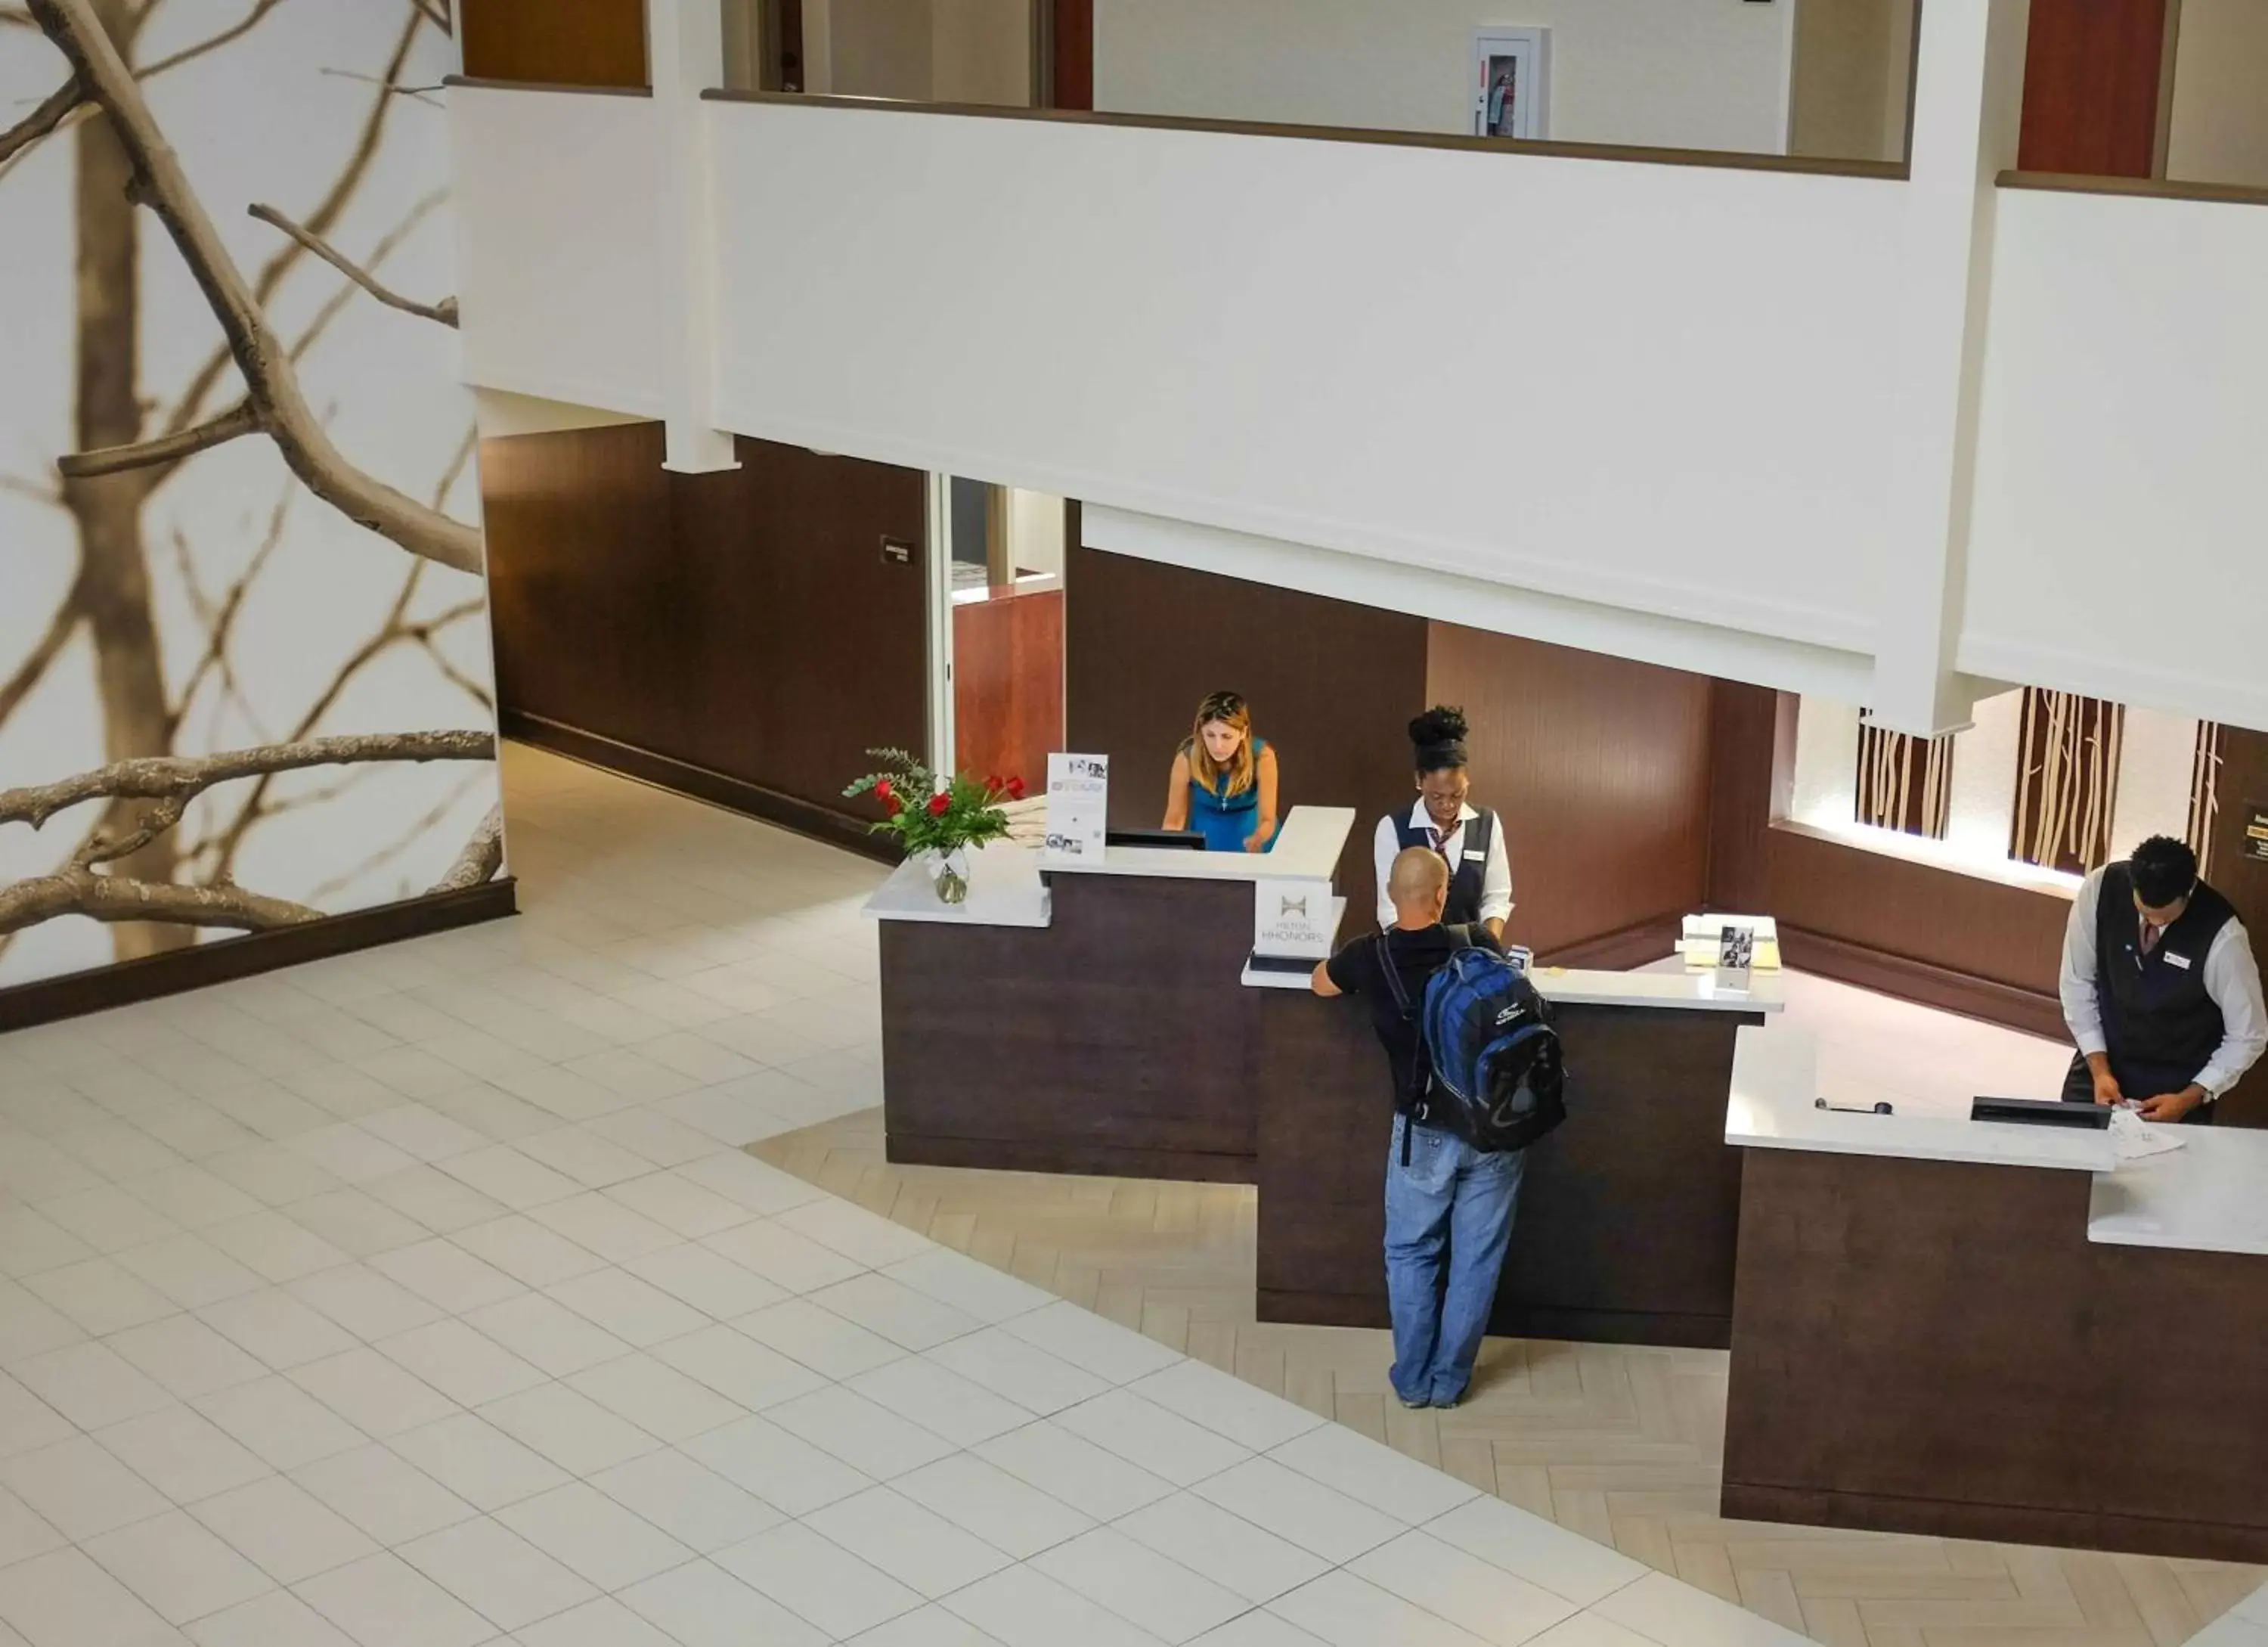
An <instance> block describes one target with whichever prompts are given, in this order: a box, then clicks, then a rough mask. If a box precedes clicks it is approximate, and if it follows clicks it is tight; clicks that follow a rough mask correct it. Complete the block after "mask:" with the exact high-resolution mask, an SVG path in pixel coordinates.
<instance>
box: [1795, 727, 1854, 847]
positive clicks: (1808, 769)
mask: <svg viewBox="0 0 2268 1647" xmlns="http://www.w3.org/2000/svg"><path fill="white" fill-rule="evenodd" d="M1858 806H1859V709H1858V708H1857V706H1856V705H1851V704H1838V703H1837V702H1836V701H1835V700H1834V699H1832V698H1805V699H1804V700H1803V701H1802V702H1801V703H1800V705H1797V706H1796V715H1795V771H1794V772H1793V774H1792V775H1791V782H1790V784H1789V787H1788V799H1787V816H1788V817H1789V818H1790V819H1791V820H1792V821H1793V822H1794V823H1806V824H1808V825H1810V826H1811V827H1812V828H1814V829H1823V830H1830V831H1838V832H1845V833H1847V832H1848V831H1851V830H1852V828H1854V827H1855V825H1856V815H1857V812H1858Z"/></svg>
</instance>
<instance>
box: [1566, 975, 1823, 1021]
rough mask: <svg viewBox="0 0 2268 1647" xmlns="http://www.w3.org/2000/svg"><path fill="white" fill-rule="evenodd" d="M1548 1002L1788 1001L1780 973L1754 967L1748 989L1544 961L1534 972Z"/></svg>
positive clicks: (1701, 1005)
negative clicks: (1549, 964) (1551, 963)
mask: <svg viewBox="0 0 2268 1647" xmlns="http://www.w3.org/2000/svg"><path fill="white" fill-rule="evenodd" d="M1529 976H1530V977H1531V978H1533V979H1535V988H1536V991H1537V993H1540V994H1541V995H1542V996H1543V998H1544V999H1545V1000H1546V1001H1553V1002H1556V1003H1557V1004H1558V1005H1561V1006H1568V1007H1668V1008H1683V1009H1684V1010H1686V1011H1690V1012H1778V1011H1779V1010H1781V1009H1782V1008H1785V1007H1786V1005H1787V994H1786V986H1784V985H1783V984H1782V982H1781V979H1782V976H1783V975H1782V974H1780V973H1778V972H1751V973H1749V987H1748V988H1747V989H1746V990H1745V991H1742V992H1739V993H1735V992H1734V991H1732V990H1729V989H1726V988H1722V987H1720V986H1719V985H1718V982H1717V974H1716V973H1715V972H1714V971H1705V972H1596V971H1584V970H1582V969H1580V968H1571V967H1562V966H1539V967H1537V968H1536V969H1535V971H1533V972H1532V973H1530V974H1529Z"/></svg>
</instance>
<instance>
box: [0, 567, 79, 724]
mask: <svg viewBox="0 0 2268 1647" xmlns="http://www.w3.org/2000/svg"><path fill="white" fill-rule="evenodd" d="M85 616H86V609H85V606H84V605H83V604H82V603H81V602H80V600H79V592H78V586H77V584H75V583H74V584H73V585H72V586H71V587H70V593H69V594H67V595H64V596H63V601H62V603H61V604H60V605H58V606H57V607H56V608H55V616H54V617H51V618H49V619H48V627H47V631H46V632H45V633H44V634H42V635H41V636H40V639H39V640H38V641H37V642H36V643H34V644H33V647H32V649H31V651H30V652H28V653H26V654H25V656H24V661H22V662H21V663H19V664H18V665H17V666H16V672H15V673H14V674H13V675H11V676H9V677H8V678H7V679H6V680H5V681H0V723H5V722H6V720H7V719H8V717H9V716H10V715H12V714H14V713H16V705H18V704H20V703H22V702H23V701H24V700H25V699H26V698H28V697H30V696H31V695H32V689H33V688H34V687H36V686H37V685H38V684H39V683H40V679H41V677H42V676H45V675H46V674H47V672H48V667H49V666H50V665H52V664H53V663H54V662H55V660H56V659H57V658H58V657H60V656H62V655H63V648H64V647H65V646H69V645H70V640H71V637H72V636H73V635H75V634H77V632H78V626H79V622H80V620H81V619H82V618H84V617H85Z"/></svg>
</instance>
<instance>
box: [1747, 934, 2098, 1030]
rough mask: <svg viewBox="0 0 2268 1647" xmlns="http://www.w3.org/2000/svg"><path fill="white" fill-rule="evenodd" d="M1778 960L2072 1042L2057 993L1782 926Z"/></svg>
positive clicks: (1948, 1010) (1886, 992) (1921, 1002)
mask: <svg viewBox="0 0 2268 1647" xmlns="http://www.w3.org/2000/svg"><path fill="white" fill-rule="evenodd" d="M1779 953H1780V959H1781V961H1782V962H1783V963H1785V964H1786V965H1788V966H1791V967H1793V968H1795V969H1796V970H1797V971H1805V972H1816V973H1818V974H1819V975H1820V976H1821V977H1822V978H1831V979H1835V980H1836V981H1837V982H1838V983H1844V984H1856V985H1858V986H1859V987H1860V988H1862V989H1872V990H1877V991H1880V992H1881V993H1883V994H1885V995H1896V996H1897V997H1898V998H1899V999H1901V1000H1903V1001H1918V1002H1919V1003H1920V1004H1921V1005H1922V1006H1925V1007H1935V1008H1938V1009H1939V1010H1940V1011H1944V1012H1957V1013H1959V1014H1961V1015H1962V1016H1963V1017H1967V1018H1977V1019H1981V1020H1983V1021H1984V1022H1985V1023H1997V1024H1999V1025H2001V1026H2002V1027H2004V1028H2006V1029H2011V1030H2023V1031H2024V1032H2025V1033H2027V1034H2029V1035H2037V1036H2043V1037H2045V1038H2047V1039H2049V1040H2051V1041H2064V1040H2068V1039H2069V1038H2070V1034H2071V1032H2070V1030H2067V1029H2066V1027H2065V1025H2064V1021H2063V1005H2062V1003H2061V1002H2060V1001H2058V1000H2057V999H2056V998H2055V997H2054V996H2053V995H2042V994H2036V993H2033V992H2032V991H2030V990H2029V989H2019V988H2017V987H2016V986H2014V985H2013V984H2001V983H1996V982H1994V981H1993V980H1992V979H1989V978H1977V977H1976V976H1974V975H1972V974H1970V973H1968V972H1956V971H1953V970H1952V969H1951V968H1950V967H1943V966H1938V965H1935V964H1933V963H1931V962H1927V961H1914V960H1909V959H1907V958H1906V957H1905V956H1900V955H1890V954H1888V953H1886V952H1885V951H1883V950H1881V949H1867V947H1865V946H1864V945H1862V944H1856V943H1851V942H1845V940H1843V939H1841V938H1830V937H1828V936H1826V935H1825V934H1822V933H1815V932H1805V931H1803V930H1801V929H1800V928H1798V927H1789V926H1786V925H1783V926H1782V927H1780V929H1779Z"/></svg>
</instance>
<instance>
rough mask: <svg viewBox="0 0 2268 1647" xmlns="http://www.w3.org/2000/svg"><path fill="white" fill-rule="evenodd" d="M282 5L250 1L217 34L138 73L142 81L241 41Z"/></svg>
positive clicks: (279, 0) (276, 1) (273, 1)
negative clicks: (234, 19)
mask: <svg viewBox="0 0 2268 1647" xmlns="http://www.w3.org/2000/svg"><path fill="white" fill-rule="evenodd" d="M282 4H284V0H252V9H251V10H250V11H247V12H246V13H245V14H244V15H243V16H242V17H241V18H238V19H237V20H236V21H235V22H233V23H232V24H230V25H229V26H227V27H226V28H225V29H223V30H221V32H220V33H217V34H210V35H207V36H206V37H205V38H204V39H203V40H201V41H198V42H197V43H196V44H195V45H194V46H184V47H183V48H181V49H180V50H179V51H177V52H175V53H174V54H173V55H172V56H170V57H160V58H159V59H158V61H157V62H155V63H151V64H150V65H148V66H147V67H146V68H144V69H143V70H140V71H139V72H140V74H141V76H142V78H144V80H150V79H155V78H157V77H158V76H159V75H161V74H163V73H165V72H166V70H168V69H178V68H180V66H181V65H182V64H183V63H195V61H196V60H197V59H198V58H200V57H203V56H204V55H207V54H208V53H210V52H216V51H218V50H219V49H220V48H222V47H224V46H226V45H229V44H231V43H232V42H234V41H239V40H242V39H243V38H244V37H245V36H246V35H247V34H249V33H252V31H253V30H254V29H256V28H258V27H259V26H260V24H261V19H262V18H265V17H266V16H267V15H268V14H269V12H270V11H274V10H275V9H276V7H277V6H279V5H282Z"/></svg>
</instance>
